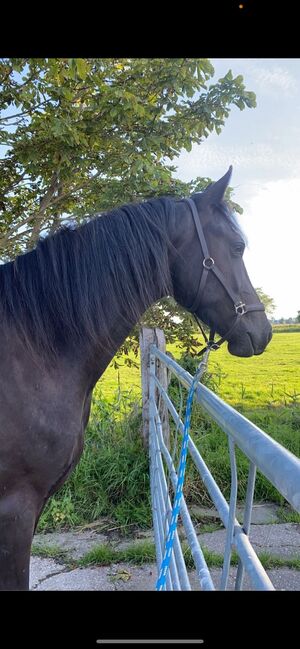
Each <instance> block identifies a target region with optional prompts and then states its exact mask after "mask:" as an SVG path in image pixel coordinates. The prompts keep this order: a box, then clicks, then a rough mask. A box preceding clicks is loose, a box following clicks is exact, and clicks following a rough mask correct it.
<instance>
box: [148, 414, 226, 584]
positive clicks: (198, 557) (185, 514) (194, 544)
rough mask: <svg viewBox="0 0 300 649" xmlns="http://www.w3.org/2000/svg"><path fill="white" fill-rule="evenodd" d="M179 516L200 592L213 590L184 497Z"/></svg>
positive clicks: (174, 480) (174, 476)
mask: <svg viewBox="0 0 300 649" xmlns="http://www.w3.org/2000/svg"><path fill="white" fill-rule="evenodd" d="M154 407H155V409H156V412H157V408H156V404H154ZM157 415H158V412H157ZM157 433H158V437H159V445H160V449H161V452H162V453H163V456H164V458H165V461H166V464H167V466H168V469H169V474H170V478H171V482H172V485H173V489H174V492H175V491H176V487H177V474H176V470H175V467H174V464H173V461H172V458H171V455H170V453H169V451H168V449H167V447H166V445H165V443H164V440H163V436H162V432H161V429H160V428H158V429H157ZM180 515H181V519H182V523H183V526H184V530H185V533H186V537H187V540H188V544H189V546H190V548H191V552H192V556H193V559H194V561H195V566H196V570H197V576H198V578H199V581H200V585H201V587H202V590H215V587H214V584H213V581H212V578H211V576H210V572H209V569H208V566H207V563H206V561H205V558H204V555H203V552H202V549H201V547H200V546H199V542H198V538H197V534H196V532H195V528H194V526H193V523H192V520H191V517H190V514H189V511H188V508H187V505H186V502H185V499H184V497H182V500H181V506H180Z"/></svg>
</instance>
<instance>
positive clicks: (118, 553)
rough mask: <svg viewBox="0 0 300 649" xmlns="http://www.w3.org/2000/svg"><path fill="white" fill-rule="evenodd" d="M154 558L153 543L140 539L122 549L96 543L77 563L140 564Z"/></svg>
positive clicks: (105, 564)
mask: <svg viewBox="0 0 300 649" xmlns="http://www.w3.org/2000/svg"><path fill="white" fill-rule="evenodd" d="M155 560H156V554H155V545H154V543H152V542H150V541H142V542H141V543H137V544H133V545H130V546H128V547H127V548H125V549H124V550H115V549H114V548H112V547H111V546H110V545H106V544H103V545H98V546H97V547H95V548H93V549H92V550H90V552H87V553H86V554H85V555H84V557H82V558H81V559H79V561H78V565H80V566H88V565H91V564H96V565H98V566H108V565H110V564H111V563H121V562H126V563H134V564H136V565H142V564H143V563H152V562H155Z"/></svg>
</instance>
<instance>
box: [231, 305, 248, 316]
mask: <svg viewBox="0 0 300 649" xmlns="http://www.w3.org/2000/svg"><path fill="white" fill-rule="evenodd" d="M234 308H235V312H236V314H237V315H244V313H246V304H244V303H243V302H239V303H238V304H235V305H234Z"/></svg>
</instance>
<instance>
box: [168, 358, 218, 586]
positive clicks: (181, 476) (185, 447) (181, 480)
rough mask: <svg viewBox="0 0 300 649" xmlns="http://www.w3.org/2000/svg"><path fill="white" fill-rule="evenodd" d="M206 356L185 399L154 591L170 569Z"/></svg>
mask: <svg viewBox="0 0 300 649" xmlns="http://www.w3.org/2000/svg"><path fill="white" fill-rule="evenodd" d="M208 354H209V351H207V352H206V354H205V357H204V359H203V360H202V362H201V363H200V365H199V367H198V369H197V371H196V374H195V376H194V378H193V382H192V385H191V387H190V390H189V393H188V397H187V402H186V413H185V420H184V430H183V439H182V446H181V452H180V459H179V469H178V481H177V489H176V493H175V498H174V504H173V509H172V516H171V521H170V525H169V530H168V536H167V540H166V545H165V551H164V558H163V560H162V563H161V567H160V571H159V577H158V580H157V582H156V590H164V588H165V584H166V579H167V574H168V570H169V567H170V561H171V556H172V551H173V545H174V537H175V532H176V528H177V523H178V516H179V511H180V503H181V498H182V494H183V484H184V476H185V469H186V459H187V452H188V443H189V431H190V426H191V414H192V405H193V398H194V393H195V390H196V386H197V383H198V382H199V380H200V378H201V376H202V374H203V372H204V371H205V369H206V364H207V358H208Z"/></svg>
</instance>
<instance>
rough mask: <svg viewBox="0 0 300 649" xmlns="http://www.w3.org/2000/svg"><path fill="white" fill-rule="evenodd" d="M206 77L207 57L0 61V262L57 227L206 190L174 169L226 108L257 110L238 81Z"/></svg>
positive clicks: (217, 125)
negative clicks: (155, 199) (136, 204)
mask: <svg viewBox="0 0 300 649" xmlns="http://www.w3.org/2000/svg"><path fill="white" fill-rule="evenodd" d="M213 73H214V70H213V66H212V65H211V63H210V61H209V60H207V59H188V58H186V59H179V58H177V59H92V58H91V59H83V58H73V59H65V58H60V59H40V58H35V59H23V58H14V59H8V58H5V59H0V111H1V113H0V143H1V144H2V149H1V150H4V151H5V155H4V157H2V159H0V210H1V217H0V257H1V258H2V259H3V260H9V259H12V258H13V257H15V256H16V255H17V254H19V253H20V252H22V251H24V250H28V249H30V248H31V247H33V246H34V245H35V243H36V241H37V239H38V237H39V236H40V235H41V234H43V233H45V232H49V231H51V232H52V231H54V230H55V229H56V228H57V227H59V225H60V224H61V222H62V220H64V219H67V218H70V217H72V218H73V219H75V220H77V221H78V222H80V221H81V220H82V219H83V218H84V217H86V216H88V215H90V214H91V213H95V212H102V211H105V210H108V209H112V208H113V207H115V206H118V205H120V204H122V203H127V202H131V201H138V200H141V199H143V198H148V197H150V196H154V195H156V196H157V195H161V194H166V193H168V194H175V195H176V194H181V195H182V194H184V193H185V194H186V193H189V192H190V191H201V190H202V189H204V188H205V186H206V185H207V184H208V183H209V182H210V179H208V178H196V179H194V180H191V182H190V183H183V182H181V181H179V180H178V179H175V178H174V177H173V176H172V174H173V172H174V171H175V169H176V167H174V166H173V165H172V161H173V160H174V158H176V156H178V154H179V153H180V151H181V150H182V149H186V150H188V151H189V150H191V147H192V144H193V143H200V142H201V141H202V140H203V139H204V138H206V137H207V136H208V135H209V134H210V133H211V132H212V131H214V130H215V131H216V132H217V133H220V131H221V129H222V127H223V125H224V123H225V119H226V118H227V117H228V115H229V113H230V109H231V107H232V105H236V106H237V107H238V108H239V109H240V110H243V109H244V108H245V107H246V106H248V107H253V106H255V95H254V93H252V92H248V91H247V90H246V89H245V86H244V83H243V77H242V76H241V75H239V76H237V77H236V78H233V76H232V73H231V71H229V72H228V73H227V74H226V75H225V77H224V78H223V79H220V80H219V81H218V82H217V83H214V84H211V85H210V86H207V82H208V80H209V79H210V78H211V76H212V75H213ZM228 196H229V197H230V193H229V195H228ZM235 207H236V209H239V207H238V206H235Z"/></svg>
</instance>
